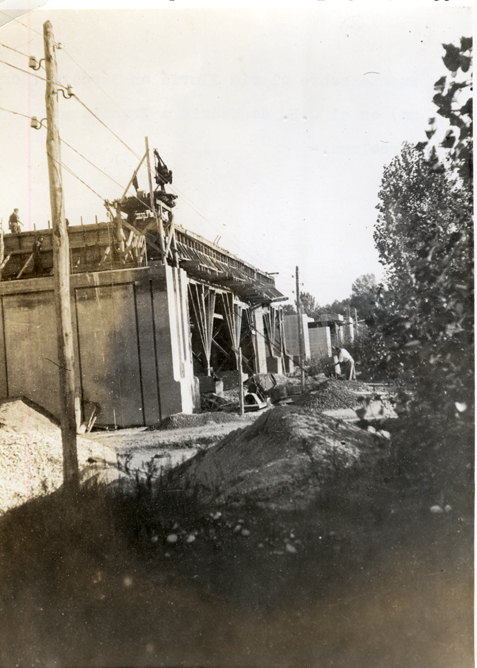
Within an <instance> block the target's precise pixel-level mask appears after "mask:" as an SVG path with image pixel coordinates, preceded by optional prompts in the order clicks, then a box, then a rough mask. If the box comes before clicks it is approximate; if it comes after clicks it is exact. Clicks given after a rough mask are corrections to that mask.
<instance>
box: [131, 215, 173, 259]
mask: <svg viewBox="0 0 477 668" xmlns="http://www.w3.org/2000/svg"><path fill="white" fill-rule="evenodd" d="M121 222H122V224H123V225H124V227H126V228H127V229H128V230H131V231H132V232H134V234H137V236H138V237H143V238H144V239H145V240H146V243H148V244H149V246H150V247H151V248H154V250H157V251H158V252H159V253H161V255H162V254H163V251H162V249H161V248H159V246H158V245H157V244H155V243H154V242H153V241H151V240H150V239H148V238H147V237H146V235H145V234H143V233H142V232H141V231H140V230H138V229H137V228H135V227H133V226H132V225H130V224H129V223H128V221H127V220H124V218H123V219H122V221H121Z"/></svg>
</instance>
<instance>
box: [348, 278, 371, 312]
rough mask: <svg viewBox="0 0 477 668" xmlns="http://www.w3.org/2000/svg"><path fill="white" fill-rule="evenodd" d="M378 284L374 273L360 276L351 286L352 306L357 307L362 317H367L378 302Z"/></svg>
mask: <svg viewBox="0 0 477 668" xmlns="http://www.w3.org/2000/svg"><path fill="white" fill-rule="evenodd" d="M377 289H378V285H377V283H376V276H375V275H374V274H363V275H362V276H359V277H358V278H357V279H356V280H355V281H354V282H353V284H352V286H351V299H350V307H351V308H352V309H356V311H357V312H358V315H359V317H360V318H364V319H367V318H369V316H370V314H371V313H372V311H373V309H374V306H375V303H376V292H377Z"/></svg>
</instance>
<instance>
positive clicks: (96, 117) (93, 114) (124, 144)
mask: <svg viewBox="0 0 477 668" xmlns="http://www.w3.org/2000/svg"><path fill="white" fill-rule="evenodd" d="M0 62H1V61H0ZM74 98H75V99H76V100H78V102H79V103H80V104H81V105H82V106H83V107H84V108H85V109H86V111H88V112H89V113H90V114H91V115H92V116H94V118H95V119H96V120H97V121H99V122H100V123H101V125H104V127H105V128H106V129H107V130H109V132H111V134H112V135H114V136H115V137H116V139H118V140H119V141H120V142H121V144H122V145H123V146H125V147H126V148H127V149H128V151H130V152H131V153H132V154H133V155H134V156H135V157H136V158H137V159H138V160H140V159H141V156H140V155H138V154H137V153H136V152H135V151H133V149H132V148H131V147H130V146H128V145H127V144H126V142H124V141H123V140H122V139H121V137H118V135H117V134H116V133H115V132H114V131H113V130H111V128H110V127H109V126H107V125H106V123H104V121H102V120H101V119H100V118H98V116H96V114H95V113H94V112H93V111H91V109H89V107H87V106H86V105H85V103H84V102H82V101H81V100H80V99H79V97H78V96H77V95H76V94H75V95H74Z"/></svg>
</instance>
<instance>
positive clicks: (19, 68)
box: [0, 60, 64, 88]
mask: <svg viewBox="0 0 477 668" xmlns="http://www.w3.org/2000/svg"><path fill="white" fill-rule="evenodd" d="M0 63H3V64H4V65H8V67H13V69H14V70H18V71H19V72H23V74H28V75H29V76H31V77H35V79H41V80H42V81H46V79H45V77H40V76H39V75H38V74H33V72H29V71H28V70H22V68H21V67H17V66H16V65H12V64H11V63H7V61H6V60H0ZM55 83H56V82H55ZM56 85H57V86H61V84H56ZM63 87H64V86H62V88H63Z"/></svg>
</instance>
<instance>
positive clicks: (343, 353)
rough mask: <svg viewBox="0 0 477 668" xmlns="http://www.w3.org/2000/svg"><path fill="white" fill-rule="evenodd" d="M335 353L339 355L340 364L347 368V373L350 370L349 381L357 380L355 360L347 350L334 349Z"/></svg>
mask: <svg viewBox="0 0 477 668" xmlns="http://www.w3.org/2000/svg"><path fill="white" fill-rule="evenodd" d="M334 351H335V352H336V354H337V355H338V364H340V365H341V364H342V365H343V366H344V367H346V371H348V369H349V374H348V380H356V371H355V368H354V359H353V358H352V357H351V355H350V354H349V352H348V351H347V350H346V348H334Z"/></svg>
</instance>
